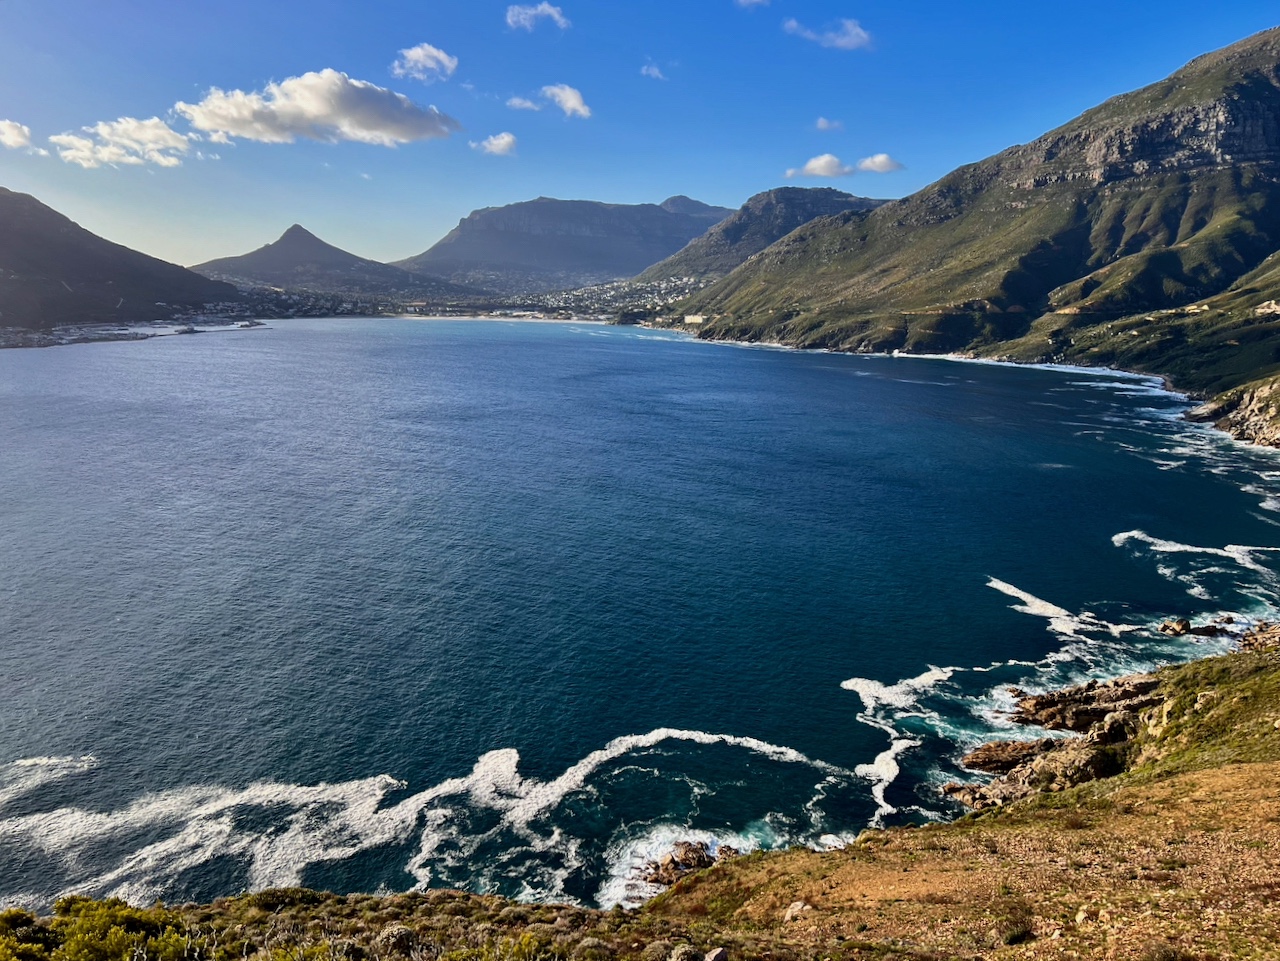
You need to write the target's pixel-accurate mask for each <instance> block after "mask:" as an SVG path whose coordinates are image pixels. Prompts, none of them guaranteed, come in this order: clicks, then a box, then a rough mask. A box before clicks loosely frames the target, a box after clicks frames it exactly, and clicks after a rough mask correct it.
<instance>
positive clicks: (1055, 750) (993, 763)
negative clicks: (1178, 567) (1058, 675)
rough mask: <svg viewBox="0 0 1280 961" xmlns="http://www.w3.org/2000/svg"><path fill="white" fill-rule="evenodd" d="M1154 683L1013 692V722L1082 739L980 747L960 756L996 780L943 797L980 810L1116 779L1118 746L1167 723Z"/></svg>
mask: <svg viewBox="0 0 1280 961" xmlns="http://www.w3.org/2000/svg"><path fill="white" fill-rule="evenodd" d="M1277 633H1278V634H1280V631H1278V632H1277ZM1159 684H1160V682H1159V679H1158V678H1157V677H1156V676H1155V675H1153V674H1135V675H1133V676H1131V677H1123V678H1119V679H1118V680H1115V681H1109V682H1107V683H1105V684H1099V683H1097V682H1096V681H1090V682H1089V683H1088V684H1084V685H1081V686H1079V687H1073V688H1068V689H1067V690H1064V691H1051V692H1049V693H1047V694H1026V693H1025V692H1022V691H1017V692H1015V694H1016V695H1017V696H1018V697H1019V700H1018V706H1017V709H1016V711H1015V713H1014V714H1013V716H1012V719H1013V720H1014V721H1016V722H1017V723H1019V724H1036V725H1039V726H1041V727H1045V728H1048V729H1050V730H1065V731H1072V732H1075V733H1077V734H1082V735H1084V736H1083V737H1073V738H1067V739H1054V738H1042V739H1041V740H1038V741H996V742H994V743H991V744H985V745H983V746H982V747H980V748H978V749H977V750H975V751H972V752H970V753H969V754H968V755H966V757H965V758H964V762H963V763H964V765H965V767H968V768H972V769H974V770H979V771H986V772H988V773H991V774H997V775H999V777H997V778H996V780H994V781H992V782H990V783H989V784H955V783H953V784H948V785H946V786H945V787H943V789H942V790H943V793H944V794H947V795H948V796H949V797H952V798H954V799H955V800H957V801H959V802H960V803H961V804H964V805H965V806H967V807H971V808H974V809H975V810H981V809H983V808H989V807H997V806H999V805H1003V804H1009V803H1011V802H1013V801H1017V800H1021V799H1022V798H1025V797H1029V796H1031V795H1033V794H1038V793H1041V792H1055V791H1065V790H1068V789H1070V788H1073V787H1076V786H1077V785H1080V784H1085V783H1087V782H1089V781H1096V780H1098V779H1100V778H1106V777H1112V776H1114V775H1116V774H1119V773H1120V772H1121V771H1122V770H1124V767H1125V761H1124V749H1123V747H1119V748H1118V747H1117V746H1118V745H1120V746H1122V745H1124V744H1126V743H1127V742H1128V741H1131V740H1132V739H1133V738H1134V737H1135V736H1136V735H1137V734H1138V732H1139V731H1140V730H1142V729H1143V728H1144V726H1145V728H1146V729H1147V731H1148V732H1151V731H1152V730H1153V729H1154V730H1160V729H1162V728H1163V725H1165V724H1167V723H1168V713H1169V712H1168V709H1169V704H1168V702H1166V701H1165V699H1164V697H1163V696H1162V695H1161V694H1160V693H1159V691H1158V688H1159Z"/></svg>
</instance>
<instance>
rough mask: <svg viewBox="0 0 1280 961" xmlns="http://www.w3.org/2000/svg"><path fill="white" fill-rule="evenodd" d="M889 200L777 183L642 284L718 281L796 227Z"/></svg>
mask: <svg viewBox="0 0 1280 961" xmlns="http://www.w3.org/2000/svg"><path fill="white" fill-rule="evenodd" d="M884 203H886V201H884V200H872V199H870V198H868V197H855V196H854V195H853V194H847V193H845V192H844V191H842V190H835V189H833V188H831V187H778V188H775V189H774V190H766V191H764V192H763V193H759V194H756V195H755V196H754V197H752V198H751V199H750V200H748V201H747V202H746V203H745V204H743V205H742V207H741V208H740V209H739V210H738V211H737V212H736V213H734V214H732V215H731V216H729V217H728V218H726V219H725V220H722V221H721V222H720V223H718V224H716V225H715V226H714V227H712V228H711V229H710V230H708V231H707V232H706V233H705V234H703V235H702V236H701V237H699V238H697V239H696V240H693V241H691V242H690V243H689V245H688V246H687V247H685V248H684V249H683V250H681V251H679V252H678V253H676V254H673V255H672V256H670V257H668V258H667V259H666V260H664V261H662V262H661V263H659V264H654V265H653V266H652V267H650V268H649V269H648V270H646V271H645V272H644V273H643V274H641V275H640V276H639V277H637V278H636V280H637V282H640V283H648V282H651V281H659V280H666V279H669V278H677V277H693V278H696V279H699V280H708V279H719V278H720V277H723V276H725V275H726V274H728V273H729V272H730V271H732V270H733V269H734V268H735V267H738V266H740V265H741V264H744V263H746V262H747V260H749V259H750V258H751V257H753V256H755V255H756V254H758V253H759V252H760V251H762V250H764V249H765V248H766V247H768V246H769V245H770V244H772V243H774V242H776V241H778V240H781V239H782V238H783V237H785V236H786V235H787V234H789V233H791V231H793V230H795V229H796V228H797V227H801V226H803V225H804V224H807V223H809V222H810V221H812V220H816V219H817V218H818V217H830V216H833V215H835V214H842V213H845V212H846V211H855V212H856V211H866V210H874V209H875V208H876V207H879V206H881V205H883V204H884Z"/></svg>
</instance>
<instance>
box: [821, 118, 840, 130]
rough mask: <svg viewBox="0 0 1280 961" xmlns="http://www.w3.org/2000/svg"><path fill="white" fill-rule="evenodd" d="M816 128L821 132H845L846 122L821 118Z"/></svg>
mask: <svg viewBox="0 0 1280 961" xmlns="http://www.w3.org/2000/svg"><path fill="white" fill-rule="evenodd" d="M815 126H816V127H817V128H818V129H819V130H843V129H844V122H843V121H841V120H828V119H827V118H826V117H819V118H818V122H817V124H815Z"/></svg>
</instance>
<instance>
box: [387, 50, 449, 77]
mask: <svg viewBox="0 0 1280 961" xmlns="http://www.w3.org/2000/svg"><path fill="white" fill-rule="evenodd" d="M457 69H458V58H457V57H451V56H449V55H448V54H447V53H445V52H444V51H443V50H441V49H440V48H439V47H433V46H431V44H429V43H420V44H418V45H417V46H416V47H409V48H408V49H407V50H401V51H400V56H399V57H398V58H397V59H396V62H395V63H393V64H392V65H391V72H392V73H393V74H395V75H396V76H397V77H413V78H414V79H415V80H425V81H426V82H427V83H431V82H433V81H436V80H448V79H449V78H450V77H452V76H453V72H454V71H455V70H457Z"/></svg>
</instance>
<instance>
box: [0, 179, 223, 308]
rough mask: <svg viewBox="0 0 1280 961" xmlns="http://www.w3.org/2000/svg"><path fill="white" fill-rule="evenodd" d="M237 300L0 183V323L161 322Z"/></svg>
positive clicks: (218, 285) (183, 270)
mask: <svg viewBox="0 0 1280 961" xmlns="http://www.w3.org/2000/svg"><path fill="white" fill-rule="evenodd" d="M239 299H240V294H239V293H238V292H237V291H236V289H235V288H234V287H232V286H231V285H229V284H224V283H219V282H217V281H214V280H209V279H208V278H206V277H201V276H200V275H199V274H196V273H192V272H191V271H189V270H187V269H186V268H184V267H179V266H177V265H176V264H170V263H166V262H165V261H163V260H157V259H156V258H155V257H148V256H147V255H146V254H142V253H138V251H136V250H130V249H129V248H128V247H122V246H121V245H120V244H113V243H111V242H110V241H109V240H103V239H102V238H101V237H99V236H97V235H96V234H92V233H90V232H89V231H87V230H85V229H84V228H83V227H81V226H80V225H79V224H76V223H74V222H72V221H71V220H69V219H67V218H66V217H64V216H63V215H62V214H60V213H58V212H57V211H55V210H53V209H51V208H50V207H47V206H45V205H44V204H42V203H41V202H40V201H38V200H36V199H35V198H34V197H32V196H30V195H29V194H20V193H15V192H14V191H12V190H6V189H5V188H3V187H0V327H27V328H32V329H47V328H49V327H56V326H58V325H61V324H96V323H133V322H138V321H147V320H162V319H165V318H168V317H171V316H172V315H173V314H174V313H175V308H190V307H200V306H202V305H204V304H210V303H218V302H226V301H235V300H239Z"/></svg>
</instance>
